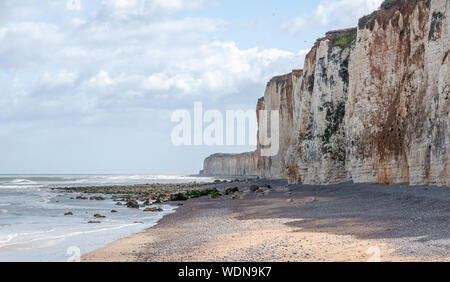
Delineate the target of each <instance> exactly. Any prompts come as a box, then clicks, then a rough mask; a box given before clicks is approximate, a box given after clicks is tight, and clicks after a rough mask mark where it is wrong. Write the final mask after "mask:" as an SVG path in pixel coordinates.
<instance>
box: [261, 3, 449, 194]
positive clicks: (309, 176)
mask: <svg viewBox="0 0 450 282" xmlns="http://www.w3.org/2000/svg"><path fill="white" fill-rule="evenodd" d="M449 9H450V0H398V1H386V2H385V3H383V5H382V7H381V8H380V9H379V10H378V11H376V12H374V13H373V14H371V15H368V16H366V17H364V18H362V19H361V20H360V21H359V24H358V28H357V29H347V30H340V31H332V32H329V33H327V34H326V36H325V37H324V38H321V39H319V40H318V41H317V42H316V44H315V46H314V47H313V48H312V50H311V52H310V53H309V54H308V55H307V57H306V60H305V64H304V70H303V71H294V72H292V73H290V74H288V75H285V76H280V77H276V78H274V79H272V80H271V81H270V82H269V83H268V85H267V90H266V93H265V95H264V98H263V99H261V100H260V101H259V102H258V109H259V110H261V109H264V110H279V112H280V151H279V154H278V155H276V156H274V157H264V158H263V157H259V156H260V154H258V152H259V150H260V148H258V150H257V152H256V154H255V156H256V158H257V164H258V165H257V166H258V171H259V175H260V176H261V177H268V178H287V179H288V180H289V181H290V182H291V183H305V184H331V183H339V182H344V181H354V182H379V183H386V184H393V183H407V182H409V183H410V184H412V185H419V184H430V185H440V186H450V163H449V162H450V156H449V139H450V136H449V132H450V130H449V129H450V128H449V127H450V122H449V120H450V115H449V109H450V105H449V95H450V72H449V65H450V63H449V60H450V56H449V53H450V38H449V33H448V31H449V25H450V24H449V20H448V16H449Z"/></svg>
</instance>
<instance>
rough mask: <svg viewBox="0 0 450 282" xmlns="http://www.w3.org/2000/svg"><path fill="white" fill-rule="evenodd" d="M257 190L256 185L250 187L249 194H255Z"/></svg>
mask: <svg viewBox="0 0 450 282" xmlns="http://www.w3.org/2000/svg"><path fill="white" fill-rule="evenodd" d="M258 189H259V187H258V185H250V191H251V192H256V191H258Z"/></svg>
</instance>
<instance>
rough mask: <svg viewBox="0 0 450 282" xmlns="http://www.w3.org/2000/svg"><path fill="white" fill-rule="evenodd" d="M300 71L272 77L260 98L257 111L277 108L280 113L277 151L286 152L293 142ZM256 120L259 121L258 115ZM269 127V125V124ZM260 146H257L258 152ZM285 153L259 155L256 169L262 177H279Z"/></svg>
mask: <svg viewBox="0 0 450 282" xmlns="http://www.w3.org/2000/svg"><path fill="white" fill-rule="evenodd" d="M302 73H303V72H302V71H299V70H296V71H293V72H292V73H290V74H287V75H283V76H278V77H274V78H273V79H272V80H271V81H270V82H269V83H268V84H267V88H266V92H265V95H264V98H262V99H260V101H259V103H258V106H257V112H259V111H260V110H269V111H270V110H277V111H279V113H280V139H279V146H280V147H279V151H280V152H286V151H287V149H288V147H289V145H290V144H291V143H292V142H294V139H295V137H294V136H293V135H292V128H293V127H294V126H295V123H296V118H295V113H296V111H295V108H294V107H295V103H294V99H295V97H296V96H297V95H296V94H298V92H299V90H300V89H299V81H300V79H301V77H302ZM258 122H260V120H259V117H258ZM269 129H270V126H269ZM260 149H261V146H259V147H258V150H257V151H258V152H260ZM285 163H286V154H277V155H276V156H273V157H260V158H259V161H258V169H259V172H260V176H261V177H264V178H279V177H280V176H281V175H282V173H283V170H284V164H285Z"/></svg>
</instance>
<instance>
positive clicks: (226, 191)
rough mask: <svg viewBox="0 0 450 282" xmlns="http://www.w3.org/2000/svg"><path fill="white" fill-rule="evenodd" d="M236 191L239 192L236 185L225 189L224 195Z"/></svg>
mask: <svg viewBox="0 0 450 282" xmlns="http://www.w3.org/2000/svg"><path fill="white" fill-rule="evenodd" d="M237 192H239V188H237V187H233V188H228V189H227V190H225V195H231V194H234V193H237Z"/></svg>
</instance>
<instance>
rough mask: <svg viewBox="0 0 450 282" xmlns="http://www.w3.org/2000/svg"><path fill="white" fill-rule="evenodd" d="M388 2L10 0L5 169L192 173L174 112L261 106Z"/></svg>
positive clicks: (1, 76)
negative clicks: (330, 42)
mask: <svg viewBox="0 0 450 282" xmlns="http://www.w3.org/2000/svg"><path fill="white" fill-rule="evenodd" d="M381 2H382V1H381V0H313V1H298V0H277V1H275V0H239V1H237V0H68V1H67V0H47V1H41V0H2V1H0V174H192V173H197V172H198V171H199V170H200V169H201V168H202V166H203V160H204V158H205V157H207V156H209V155H211V154H213V153H217V152H223V153H238V152H245V151H251V150H254V147H252V146H175V145H174V144H173V143H172V141H171V132H172V130H173V128H174V127H175V126H176V123H173V122H172V121H171V116H172V114H173V112H174V111H176V110H179V109H186V110H188V111H192V110H193V107H194V102H202V103H203V107H204V109H205V110H209V109H211V110H218V111H221V112H223V113H225V112H224V111H225V110H239V109H242V110H244V111H246V110H251V109H255V107H256V102H257V99H258V98H260V97H262V96H263V95H264V89H265V85H266V83H267V82H268V81H269V80H270V78H271V77H273V76H275V75H280V74H284V73H288V72H290V71H291V70H292V69H299V68H302V67H303V61H304V57H305V55H306V54H307V52H308V51H309V49H310V48H311V47H312V45H313V44H314V42H315V40H316V38H319V37H322V36H323V35H324V34H325V32H326V31H328V30H334V29H340V28H347V27H353V26H356V25H357V21H358V18H360V17H361V16H363V15H366V14H368V13H370V12H372V11H373V10H375V9H377V8H378V7H379V5H380V4H381Z"/></svg>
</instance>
